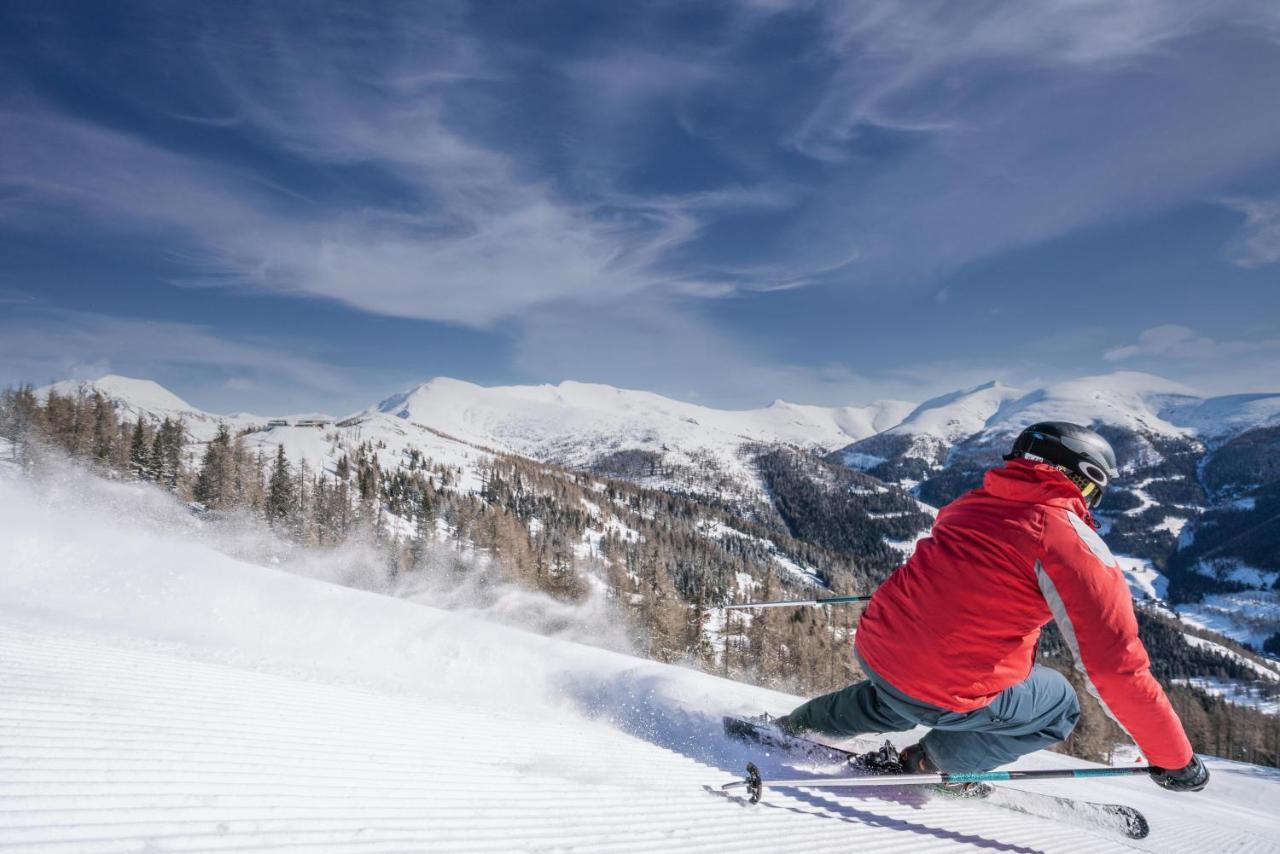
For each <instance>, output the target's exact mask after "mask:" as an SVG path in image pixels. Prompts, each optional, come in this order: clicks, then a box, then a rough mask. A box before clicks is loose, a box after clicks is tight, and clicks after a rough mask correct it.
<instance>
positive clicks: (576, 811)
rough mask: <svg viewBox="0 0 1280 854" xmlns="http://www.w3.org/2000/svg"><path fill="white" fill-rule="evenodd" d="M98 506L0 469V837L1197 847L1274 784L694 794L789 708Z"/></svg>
mask: <svg viewBox="0 0 1280 854" xmlns="http://www.w3.org/2000/svg"><path fill="white" fill-rule="evenodd" d="M109 491H110V494H111V495H112V496H114V498H113V500H114V501H115V502H116V506H114V507H99V506H96V505H95V504H94V503H93V502H92V501H88V500H86V499H85V498H84V497H83V496H82V495H77V494H76V493H75V492H74V491H72V490H64V491H62V492H60V493H58V494H57V495H56V496H52V497H51V495H50V494H46V493H45V492H41V491H38V490H36V489H34V488H33V487H31V486H30V485H29V484H27V483H23V482H16V481H14V480H13V479H12V478H11V477H10V478H0V540H3V541H4V542H5V543H6V544H8V545H9V546H10V547H9V548H6V549H5V550H4V551H3V552H0V683H2V684H4V686H5V689H4V691H3V693H2V695H0V769H2V771H3V773H2V775H0V776H2V779H3V782H0V793H2V794H0V797H3V799H4V808H3V809H2V810H0V845H3V846H10V847H13V848H15V849H20V850H29V851H34V850H40V851H45V852H83V851H129V850H137V851H141V850H150V851H158V850H210V849H215V848H216V849H223V850H228V849H238V850H286V849H288V850H325V851H329V850H351V851H421V852H498V851H502V852H506V851H605V850H608V851H661V852H681V851H702V852H712V851H725V850H737V849H739V848H741V847H742V845H743V844H744V843H745V844H749V845H750V847H751V848H752V849H753V850H759V851H770V852H774V851H777V852H784V851H796V852H806V854H808V852H822V851H841V852H843V851H848V850H850V848H851V846H852V847H856V848H857V849H858V850H860V851H866V852H890V851H908V850H909V851H954V850H964V849H996V850H1005V851H1030V850H1044V851H1055V852H1110V851H1116V852H1119V851H1132V850H1135V849H1138V850H1152V851H1195V852H1203V851H1208V850H1215V851H1216V850H1236V851H1260V850H1266V849H1269V848H1270V849H1271V850H1274V841H1275V839H1276V838H1277V834H1278V833H1280V820H1278V819H1277V807H1278V806H1280V773H1277V772H1274V771H1272V770H1268V769H1261V768H1258V767H1256V766H1249V765H1244V764H1241V763H1235V762H1227V761H1223V760H1215V759H1210V760H1209V765H1210V768H1211V770H1212V772H1213V781H1212V783H1211V784H1210V787H1209V789H1208V790H1207V791H1206V792H1204V793H1201V794H1196V795H1173V794H1170V793H1166V792H1163V791H1161V790H1160V789H1158V788H1157V787H1155V786H1154V785H1152V784H1151V783H1150V782H1148V781H1146V780H1145V779H1141V778H1126V779H1123V780H1114V781H1097V782H1090V783H1089V784H1088V790H1089V793H1090V794H1091V796H1093V797H1096V798H1098V799H1103V800H1110V801H1121V802H1125V803H1129V804H1132V805H1133V806H1135V807H1137V808H1138V809H1141V810H1142V811H1144V812H1145V813H1146V815H1147V817H1148V818H1149V819H1150V821H1151V823H1152V826H1153V832H1152V835H1151V836H1150V837H1149V838H1148V839H1147V840H1145V841H1142V842H1136V843H1135V842H1129V841H1127V840H1120V839H1117V838H1115V837H1111V836H1107V835H1104V834H1102V833H1099V832H1094V831H1090V830H1082V829H1080V828H1078V827H1073V826H1067V825H1064V824H1060V823H1057V822H1054V821H1051V820H1046V819H1040V818H1033V817H1029V816H1025V815H1020V814H1016V813H1012V812H1009V811H1007V810H1001V809H999V808H997V807H994V806H991V805H984V804H981V803H976V804H975V803H962V802H952V801H943V800H937V799H932V800H926V799H925V798H923V797H922V795H921V794H920V793H919V792H917V791H911V790H894V789H877V790H873V791H863V792H834V791H812V790H811V791H805V792H801V791H795V790H770V791H769V792H768V793H767V796H766V803H765V805H762V806H758V807H755V808H751V807H748V806H746V805H745V804H744V803H742V802H741V801H740V800H738V799H736V798H731V797H727V796H725V795H723V794H721V793H720V792H719V791H718V787H719V785H720V784H722V783H725V782H728V781H731V780H733V779H736V778H737V777H738V776H739V775H740V774H741V773H742V768H743V766H744V765H745V763H746V762H747V761H748V760H754V761H756V762H757V763H758V764H759V765H760V767H761V770H762V772H763V773H764V774H765V776H766V778H768V777H775V778H776V777H777V776H779V775H781V774H786V775H787V776H795V775H796V774H797V773H804V774H806V775H808V774H812V773H813V769H809V768H796V767H793V765H792V764H788V763H787V762H786V760H785V759H784V758H782V757H778V756H770V755H767V754H765V753H763V752H762V751H759V750H756V749H752V748H750V747H748V746H745V745H742V744H739V743H736V742H731V741H728V740H726V739H724V738H723V737H722V735H721V734H720V732H719V720H718V717H719V715H721V714H725V713H744V712H757V711H760V710H768V711H771V712H774V713H778V712H784V711H787V710H789V709H790V708H791V707H792V706H793V705H794V704H795V703H796V702H797V701H798V698H795V697H789V696H785V695H782V694H778V693H774V692H771V691H767V690H764V689H759V688H753V687H749V686H745V685H740V684H737V683H733V682H728V681H725V680H722V679H718V678H716V677H713V676H708V675H704V674H700V673H697V672H694V671H692V670H686V669H682V668H679V667H671V666H666V665H660V664H656V663H652V662H647V661H643V660H639V659H636V658H632V657H630V656H627V655H624V654H620V653H616V652H609V651H606V650H602V649H596V648H592V647H588V646H584V645H582V644H579V643H573V642H569V641H565V640H555V639H551V638H546V637H540V636H536V635H533V634H530V633H528V632H524V631H520V630H517V629H514V628H509V627H505V626H500V625H496V624H494V623H490V622H486V621H485V620H483V619H481V618H480V617H479V616H477V615H474V614H460V613H451V612H447V611H442V610H439V609H437V608H433V607H428V606H424V605H421V604H416V603H414V602H410V601H406V600H403V599H394V598H390V597H386V596H381V595H377V594H374V593H369V592H363V591H358V590H353V589H349V588H344V587H338V586H335V585H333V584H330V583H326V582H323V581H319V580H316V579H313V578H307V577H302V576H299V575H294V574H288V573H284V572H280V571H277V570H272V569H268V568H264V567H262V566H258V565H254V564H250V563H247V562H245V561H241V560H236V559H234V558H232V557H229V556H227V555H226V554H223V553H221V552H219V551H218V550H216V549H215V548H213V546H212V545H211V544H210V543H209V542H206V541H203V540H200V539H199V538H193V537H191V536H188V535H187V533H184V531H183V530H182V529H181V527H180V526H177V525H174V524H171V522H172V521H173V520H174V519H176V517H172V518H169V517H165V518H160V517H163V516H164V512H166V511H164V508H163V507H160V506H158V504H159V503H162V502H163V501H165V500H166V499H165V498H164V497H163V496H162V495H160V494H159V493H156V494H155V495H143V494H142V493H143V492H146V491H147V490H146V488H145V487H136V486H125V485H118V486H115V487H112V488H111V490H109ZM129 508H132V509H133V510H135V511H140V512H134V513H121V512H120V510H121V509H129ZM152 516H154V517H156V518H154V519H152V521H150V522H148V521H147V519H148V517H152ZM68 532H73V535H70V536H69V535H68ZM916 737H918V733H916V734H911V733H904V734H901V735H899V736H895V740H896V741H897V742H898V743H899V744H903V743H907V742H909V741H911V740H914V739H915V738H916ZM1085 764H1086V763H1083V762H1080V761H1078V760H1073V759H1069V758H1066V757H1063V756H1059V755H1056V754H1048V753H1041V754H1036V755H1033V756H1031V757H1028V758H1027V759H1026V760H1025V765H1026V766H1028V767H1061V766H1083V765H1085ZM1027 787H1028V788H1031V786H1030V785H1028V786H1027ZM1035 788H1036V789H1037V790H1041V791H1048V792H1055V793H1063V794H1065V793H1073V792H1074V793H1076V794H1079V792H1080V786H1079V785H1073V784H1071V783H1069V782H1062V781H1046V782H1044V783H1041V784H1037V785H1036V786H1035Z"/></svg>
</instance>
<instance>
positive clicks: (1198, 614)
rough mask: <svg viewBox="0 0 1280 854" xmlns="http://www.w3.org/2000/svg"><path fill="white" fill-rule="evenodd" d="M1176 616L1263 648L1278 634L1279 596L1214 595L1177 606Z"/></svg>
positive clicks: (1273, 593)
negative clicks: (1267, 641)
mask: <svg viewBox="0 0 1280 854" xmlns="http://www.w3.org/2000/svg"><path fill="white" fill-rule="evenodd" d="M1178 617H1179V619H1181V620H1182V621H1183V622H1185V623H1187V624H1189V625H1192V626H1196V627H1198V628H1201V629H1208V630H1209V631H1213V632H1217V633H1218V634H1220V635H1225V636H1227V637H1229V638H1231V639H1232V640H1234V641H1237V642H1239V643H1242V644H1246V645H1248V646H1251V647H1253V648H1254V649H1262V645H1263V643H1265V642H1266V640H1267V638H1269V637H1271V635H1272V634H1274V633H1275V632H1276V631H1280V593H1277V592H1276V591H1274V590H1246V591H1243V592H1240V593H1214V594H1210V595H1208V596H1205V597H1204V599H1203V600H1201V601H1200V602H1197V603H1195V604H1190V605H1179V606H1178Z"/></svg>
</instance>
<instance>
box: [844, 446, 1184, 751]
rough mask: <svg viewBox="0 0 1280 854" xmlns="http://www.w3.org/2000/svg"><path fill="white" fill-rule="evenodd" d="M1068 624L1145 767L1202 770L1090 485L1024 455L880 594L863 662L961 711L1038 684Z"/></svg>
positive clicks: (959, 502) (960, 503)
mask: <svg viewBox="0 0 1280 854" xmlns="http://www.w3.org/2000/svg"><path fill="white" fill-rule="evenodd" d="M1050 619H1053V620H1055V621H1056V622H1057V624H1058V627H1059V628H1060V629H1061V630H1062V635H1063V637H1065V638H1066V641H1067V644H1068V645H1069V646H1070V647H1071V651H1072V653H1073V654H1074V655H1075V658H1076V667H1077V669H1079V670H1080V671H1081V672H1082V673H1084V674H1085V676H1086V680H1087V681H1088V683H1089V691H1090V693H1092V694H1093V695H1094V696H1095V697H1097V698H1098V699H1099V700H1101V701H1102V705H1103V708H1104V709H1106V710H1107V713H1108V714H1109V715H1111V717H1112V718H1113V719H1115V720H1116V722H1117V723H1119V724H1120V725H1121V726H1122V727H1123V728H1124V729H1125V730H1126V731H1127V732H1128V733H1129V734H1130V736H1132V738H1133V739H1134V741H1136V742H1137V744H1138V747H1139V748H1140V749H1141V750H1142V752H1143V753H1145V754H1146V756H1147V758H1148V759H1149V760H1150V761H1151V762H1152V763H1153V764H1155V765H1159V766H1161V767H1164V768H1182V767H1183V766H1185V765H1186V764H1187V763H1188V762H1190V761H1191V755H1192V753H1191V744H1190V742H1188V741H1187V736H1186V733H1184V732H1183V729H1182V722H1181V721H1180V720H1178V715H1177V713H1176V712H1174V710H1173V707H1172V706H1171V705H1170V704H1169V700H1168V698H1167V697H1166V696H1165V693H1164V690H1163V689H1162V688H1161V687H1160V684H1159V683H1158V682H1156V680H1155V678H1154V677H1153V676H1152V675H1151V670H1150V663H1151V662H1150V659H1148V658H1147V651H1146V649H1144V648H1143V646H1142V642H1141V641H1140V640H1139V639H1138V623H1137V619H1136V618H1135V617H1134V614H1133V600H1132V599H1131V597H1130V594H1129V588H1128V585H1127V584H1126V583H1125V579H1124V574H1123V572H1121V570H1120V566H1119V564H1118V563H1117V562H1116V559H1115V558H1114V557H1112V555H1111V551H1110V550H1109V549H1108V548H1107V546H1106V544H1105V543H1104V542H1103V541H1102V538H1101V537H1099V536H1098V534H1097V533H1096V532H1095V531H1094V523H1093V519H1092V517H1091V516H1090V515H1089V512H1088V510H1087V509H1086V508H1085V505H1084V501H1083V500H1082V499H1081V496H1080V490H1079V489H1077V488H1076V486H1075V485H1074V484H1073V483H1072V482H1071V481H1070V480H1068V479H1067V477H1066V476H1065V475H1063V474H1062V473H1061V472H1060V471H1058V470H1057V469H1055V468H1054V467H1052V466H1048V465H1045V464H1043V463H1032V462H1028V461H1025V460H1013V461H1011V462H1009V463H1008V464H1006V465H1005V466H1004V467H1003V468H998V469H993V470H991V471H989V472H987V475H986V479H985V481H984V483H983V486H982V488H981V489H975V490H973V491H972V492H969V493H967V494H965V495H962V496H961V497H960V498H958V499H956V500H955V501H953V502H951V503H950V504H948V505H947V506H946V507H944V508H943V509H942V512H940V513H939V514H938V518H937V520H936V521H935V522H934V525H933V531H932V533H931V535H930V536H929V537H926V538H925V539H923V540H921V541H920V543H919V545H918V546H917V547H916V551H915V554H914V555H912V557H911V559H910V560H908V561H907V562H906V563H905V564H903V565H902V566H900V567H898V569H897V570H895V571H894V573H893V575H891V576H889V579H888V580H887V581H885V583H884V584H882V585H880V587H879V588H878V589H877V590H876V592H875V596H874V597H873V598H872V600H871V603H870V605H868V607H867V609H866V611H865V612H864V614H863V616H862V620H861V622H860V623H859V624H858V631H857V635H856V637H855V646H856V648H857V650H858V655H859V656H861V658H862V660H863V661H865V662H866V663H867V665H868V666H870V667H871V668H872V669H873V670H874V671H875V672H876V673H877V674H879V675H880V676H881V677H882V678H884V679H885V680H886V681H887V682H889V684H891V685H893V686H894V687H895V688H897V689H898V690H899V691H901V692H902V693H904V694H906V695H907V696H909V697H912V698H914V699H917V700H921V701H923V702H925V703H929V704H931V705H934V706H938V707H940V708H944V709H949V710H951V711H955V712H968V711H972V710H974V709H980V708H982V707H984V706H986V705H988V704H990V703H991V701H992V700H993V699H994V698H995V696H996V695H997V694H999V693H1000V692H1001V691H1003V690H1004V689H1006V688H1008V687H1010V686H1011V685H1015V684H1017V683H1018V682H1021V681H1022V680H1023V679H1025V678H1027V676H1028V674H1030V672H1031V666H1032V664H1033V663H1034V661H1033V659H1034V657H1035V646H1036V640H1037V639H1038V638H1039V637H1040V629H1041V627H1042V626H1043V625H1044V624H1045V623H1047V622H1048V621H1049V620H1050Z"/></svg>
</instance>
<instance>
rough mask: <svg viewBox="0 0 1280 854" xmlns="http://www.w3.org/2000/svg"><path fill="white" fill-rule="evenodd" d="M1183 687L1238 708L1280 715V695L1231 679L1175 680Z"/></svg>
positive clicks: (1197, 677)
mask: <svg viewBox="0 0 1280 854" xmlns="http://www.w3.org/2000/svg"><path fill="white" fill-rule="evenodd" d="M1173 681H1174V682H1177V683H1179V684H1182V685H1190V686H1191V687H1193V688H1199V689H1200V690H1201V691H1204V692H1205V693H1206V694H1211V695H1213V696H1215V697H1221V698H1222V699H1224V700H1226V701H1227V702H1228V703H1234V704H1236V705H1237V706H1249V707H1251V708H1254V709H1257V710H1258V711H1260V712H1262V713H1263V714H1266V715H1280V693H1277V692H1276V691H1274V690H1272V691H1267V690H1263V689H1262V688H1260V687H1257V686H1253V685H1242V684H1241V683H1239V682H1236V681H1233V680H1230V679H1217V678H1214V677H1209V676H1193V677H1191V678H1190V679H1174V680H1173Z"/></svg>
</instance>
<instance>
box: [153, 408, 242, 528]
mask: <svg viewBox="0 0 1280 854" xmlns="http://www.w3.org/2000/svg"><path fill="white" fill-rule="evenodd" d="M168 464H169V463H168V459H167V454H166V460H165V468H166V471H165V475H166V477H167V476H168V475H169V471H168ZM232 477H233V471H232V460H231V431H230V430H228V429H227V425H225V424H219V425H218V435H217V436H215V437H214V438H213V441H212V442H210V443H209V446H208V447H207V448H205V451H204V460H203V461H202V462H201V464H200V475H199V476H198V477H197V478H196V485H195V491H194V495H195V499H196V501H199V502H200V503H201V504H203V505H204V506H205V507H206V508H207V509H209V510H222V509H225V508H226V507H228V506H230V503H231V500H232V498H233V490H232Z"/></svg>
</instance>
